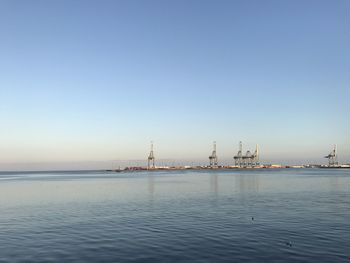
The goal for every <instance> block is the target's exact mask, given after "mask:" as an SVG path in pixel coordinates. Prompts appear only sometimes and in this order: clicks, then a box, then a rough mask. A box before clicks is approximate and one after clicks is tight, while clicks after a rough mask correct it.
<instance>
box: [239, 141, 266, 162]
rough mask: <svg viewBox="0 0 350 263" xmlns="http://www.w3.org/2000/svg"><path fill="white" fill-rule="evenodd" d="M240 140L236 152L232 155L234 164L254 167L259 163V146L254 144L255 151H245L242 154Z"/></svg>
mask: <svg viewBox="0 0 350 263" xmlns="http://www.w3.org/2000/svg"><path fill="white" fill-rule="evenodd" d="M242 148H243V147H242V142H241V141H240V142H239V150H238V152H237V154H236V155H235V156H234V157H233V159H234V160H235V166H238V167H240V168H248V167H256V166H258V165H260V163H259V146H258V145H256V148H255V152H254V153H251V151H249V150H248V151H247V152H246V154H245V155H243V149H242Z"/></svg>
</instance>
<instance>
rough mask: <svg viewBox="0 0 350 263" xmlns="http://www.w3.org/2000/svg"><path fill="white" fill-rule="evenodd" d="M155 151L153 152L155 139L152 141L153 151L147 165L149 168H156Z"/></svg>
mask: <svg viewBox="0 0 350 263" xmlns="http://www.w3.org/2000/svg"><path fill="white" fill-rule="evenodd" d="M154 160H155V157H154V153H153V141H152V142H151V151H150V153H149V155H148V165H147V169H154V168H155V165H154Z"/></svg>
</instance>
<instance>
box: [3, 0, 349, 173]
mask: <svg viewBox="0 0 350 263" xmlns="http://www.w3.org/2000/svg"><path fill="white" fill-rule="evenodd" d="M349 10H350V2H349V1H345V0H344V1H342V0H338V1H283V2H281V1H184V0H180V1H138V2H134V1H103V2H99V3H98V4H97V3H96V2H95V1H73V2H72V1H67V0H66V1H16V0H15V1H1V3H0V34H1V39H2V41H1V42H0V55H1V61H0V69H1V72H2V77H1V78H0V95H1V103H0V118H1V130H0V135H1V136H0V149H1V150H0V170H6V169H10V170H28V169H31V167H35V168H36V169H39V170H46V169H71V167H77V169H78V168H79V169H91V168H93V167H96V168H99V167H101V168H102V166H104V165H105V166H108V164H109V163H110V165H109V166H113V165H118V164H116V163H117V162H120V161H121V160H130V161H128V162H132V160H134V161H135V160H146V158H147V155H148V152H149V143H150V141H151V140H154V141H155V154H156V158H159V159H163V160H164V159H170V160H181V161H183V162H192V161H191V160H201V162H205V161H206V160H207V161H208V156H209V154H210V153H211V150H212V142H213V141H214V140H216V141H217V142H218V155H219V161H220V160H227V162H229V160H232V156H233V155H234V154H236V152H237V151H238V142H239V141H240V140H241V141H243V148H244V152H245V151H246V150H248V149H249V150H251V151H254V148H255V145H256V144H259V145H260V147H261V158H262V160H264V161H266V162H271V163H282V164H301V163H310V162H313V163H314V162H316V163H326V161H327V160H326V159H324V158H323V156H325V155H327V154H328V153H329V152H330V151H331V149H332V147H333V144H337V145H338V155H339V161H340V162H342V163H350V140H349V138H348V136H349V134H350V123H349V121H347V119H348V115H349V112H350V107H349V102H348V101H349V97H350V88H349V84H350V74H349V68H350V50H349V46H350V16H349ZM118 160H119V161H118ZM106 168H107V169H108V167H106ZM103 169H104V167H103Z"/></svg>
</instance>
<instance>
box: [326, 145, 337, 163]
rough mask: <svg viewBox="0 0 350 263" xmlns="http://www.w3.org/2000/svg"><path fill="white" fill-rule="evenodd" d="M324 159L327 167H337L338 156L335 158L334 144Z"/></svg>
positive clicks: (335, 148)
mask: <svg viewBox="0 0 350 263" xmlns="http://www.w3.org/2000/svg"><path fill="white" fill-rule="evenodd" d="M324 158H327V159H328V166H329V167H334V166H337V165H338V156H337V145H336V144H334V146H333V150H332V151H331V152H330V153H329V154H328V155H327V156H325V157H324Z"/></svg>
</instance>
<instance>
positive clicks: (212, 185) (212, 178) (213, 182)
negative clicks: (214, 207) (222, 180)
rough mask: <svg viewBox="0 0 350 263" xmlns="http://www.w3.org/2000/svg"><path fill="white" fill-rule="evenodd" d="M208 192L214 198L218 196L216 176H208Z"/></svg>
mask: <svg viewBox="0 0 350 263" xmlns="http://www.w3.org/2000/svg"><path fill="white" fill-rule="evenodd" d="M210 192H211V193H214V196H215V197H217V196H218V192H219V182H218V175H217V174H211V175H210Z"/></svg>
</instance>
